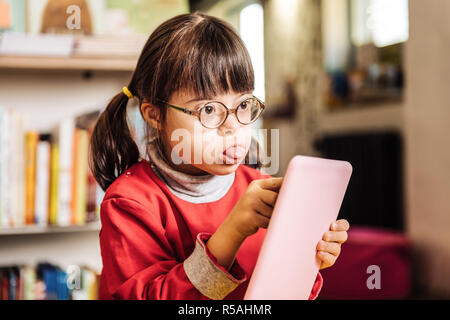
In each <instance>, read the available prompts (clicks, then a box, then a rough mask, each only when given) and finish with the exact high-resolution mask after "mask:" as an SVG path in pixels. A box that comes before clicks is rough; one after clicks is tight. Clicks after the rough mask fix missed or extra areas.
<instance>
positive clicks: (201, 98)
mask: <svg viewBox="0 0 450 320" xmlns="http://www.w3.org/2000/svg"><path fill="white" fill-rule="evenodd" d="M246 94H251V93H250V92H246V93H242V94H241V95H240V96H239V98H241V97H242V96H245V95H246ZM206 100H214V98H207V97H195V98H194V99H191V100H189V101H186V102H185V103H184V104H188V103H191V102H195V101H206Z"/></svg>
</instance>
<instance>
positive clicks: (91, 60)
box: [0, 55, 137, 72]
mask: <svg viewBox="0 0 450 320" xmlns="http://www.w3.org/2000/svg"><path fill="white" fill-rule="evenodd" d="M136 62H137V57H111V56H103V57H98V56H96V57H89V56H82V57H80V56H71V57H42V56H7V55H0V70H7V69H10V70H42V71H45V70H66V71H70V70H81V71H83V70H89V71H114V72H132V71H133V70H134V67H135V66H136Z"/></svg>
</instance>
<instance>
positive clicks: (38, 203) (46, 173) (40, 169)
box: [34, 134, 50, 226]
mask: <svg viewBox="0 0 450 320" xmlns="http://www.w3.org/2000/svg"><path fill="white" fill-rule="evenodd" d="M35 185H36V187H35V189H36V191H35V216H34V218H35V219H34V223H35V224H36V225H41V226H45V225H47V224H48V220H49V191H50V134H40V135H39V141H38V143H37V148H36V182H35Z"/></svg>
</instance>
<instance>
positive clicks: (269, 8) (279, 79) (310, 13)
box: [263, 0, 323, 175]
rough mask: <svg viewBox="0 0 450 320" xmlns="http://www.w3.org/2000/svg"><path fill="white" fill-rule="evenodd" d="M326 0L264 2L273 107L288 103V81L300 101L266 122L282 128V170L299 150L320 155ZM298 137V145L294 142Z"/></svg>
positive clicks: (268, 96) (269, 100)
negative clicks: (291, 112)
mask: <svg viewBox="0 0 450 320" xmlns="http://www.w3.org/2000/svg"><path fill="white" fill-rule="evenodd" d="M320 22H321V2H320V1H315V0H298V1H296V0H295V1H294V0H287V1H286V0H268V1H265V3H264V32H265V35H264V42H265V51H264V59H265V64H266V76H265V78H266V104H267V106H268V111H270V110H269V109H270V108H274V106H276V105H280V104H284V103H286V91H285V90H284V85H285V83H286V81H290V82H292V83H294V85H293V87H294V91H295V95H296V97H297V101H298V103H297V104H296V105H295V116H294V117H288V118H283V119H267V120H264V124H263V126H264V127H266V128H279V129H280V170H279V174H280V175H283V174H284V172H285V171H286V168H287V164H288V162H289V160H290V159H291V157H292V156H294V155H296V154H304V155H314V154H315V153H316V152H315V150H314V149H313V147H312V144H313V140H314V136H315V134H316V131H317V117H318V113H319V112H320V109H321V108H323V103H322V99H321V93H322V89H321V75H322V73H323V71H322V48H321V46H322V38H321V26H320ZM292 141H295V142H296V143H295V144H292V143H291V142H292Z"/></svg>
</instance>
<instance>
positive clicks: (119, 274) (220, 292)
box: [90, 12, 349, 299]
mask: <svg viewBox="0 0 450 320" xmlns="http://www.w3.org/2000/svg"><path fill="white" fill-rule="evenodd" d="M253 90H254V74H253V69H252V64H251V61H250V57H249V55H248V52H247V50H246V48H245V46H244V44H243V42H242V40H241V39H240V38H239V36H238V35H237V34H236V32H235V31H234V30H233V28H232V27H231V26H230V25H229V24H227V23H226V22H224V21H222V20H220V19H217V18H215V17H212V16H209V15H206V14H203V13H198V12H196V13H193V14H183V15H179V16H176V17H174V18H172V19H170V20H168V21H166V22H164V23H162V24H161V25H160V26H159V27H158V28H157V29H156V30H155V31H154V32H153V33H152V34H151V35H150V38H149V39H148V41H147V43H146V44H145V46H144V48H143V50H142V53H141V55H140V58H139V60H138V62H137V66H136V69H135V71H134V74H133V76H132V79H131V81H130V83H129V84H128V86H127V87H124V88H123V92H121V93H119V94H117V95H116V96H115V97H114V98H113V99H112V100H111V102H110V103H109V105H108V106H107V108H106V110H105V111H104V112H103V113H102V115H101V116H100V118H99V120H98V122H97V124H96V127H95V129H94V132H93V135H92V139H91V150H90V151H91V152H90V165H91V169H92V171H93V174H94V176H95V178H96V180H97V182H98V183H99V184H100V186H101V187H102V188H103V190H105V191H106V192H105V196H104V199H103V202H102V204H101V210H100V215H101V223H102V229H101V231H100V247H101V254H102V261H103V270H102V274H101V278H100V298H101V299H242V298H243V296H244V294H245V291H246V288H247V286H248V280H249V279H250V277H251V275H252V272H253V269H254V266H255V263H256V259H257V256H258V252H259V250H260V247H261V245H262V241H263V239H264V235H265V232H266V228H267V226H268V223H269V219H270V216H271V214H272V209H273V205H274V203H275V200H276V197H277V193H278V190H279V188H280V185H281V182H282V178H272V177H270V176H268V175H265V174H262V173H261V172H260V171H259V170H256V169H254V168H251V167H249V166H247V165H244V164H241V163H242V162H243V161H244V160H245V158H246V155H247V153H248V151H249V150H252V148H251V146H253V144H252V139H251V123H253V122H254V121H255V120H256V119H257V118H258V117H259V116H260V115H261V113H262V111H263V109H264V104H263V103H262V102H261V101H260V100H259V99H257V98H256V97H254V96H253V95H252V92H253ZM129 99H137V100H138V101H139V105H140V113H141V115H142V117H143V119H144V120H145V122H146V125H147V130H146V133H147V140H146V141H147V147H146V152H145V157H144V158H141V157H140V153H139V148H138V146H137V145H136V143H135V141H134V140H133V138H132V136H131V134H130V130H129V128H128V125H127V118H126V108H127V102H128V100H129ZM174 136H175V137H180V136H181V137H182V141H183V148H181V149H182V150H179V146H180V144H179V143H178V141H175V140H177V139H174ZM178 140H180V139H178ZM179 151H181V152H179ZM247 158H248V157H247ZM193 159H194V160H197V161H193ZM258 166H259V165H258ZM258 166H257V167H258ZM348 228H349V226H348V222H347V221H345V220H339V221H336V222H334V223H333V224H332V226H331V228H330V231H328V232H326V233H325V234H324V237H323V240H322V241H320V242H319V243H318V245H317V250H318V258H319V259H320V261H321V263H322V264H321V269H323V268H326V267H329V266H331V265H333V264H334V262H335V260H336V258H337V256H338V255H339V252H340V246H341V244H342V243H343V242H345V241H346V239H347V232H346V231H347V230H348ZM292 254H295V252H293V253H292ZM274 272H283V270H274ZM321 286H322V277H321V275H320V273H318V275H317V278H316V282H315V284H314V287H313V288H312V291H311V295H310V299H315V298H316V297H317V295H318V293H319V291H320V289H321Z"/></svg>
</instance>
